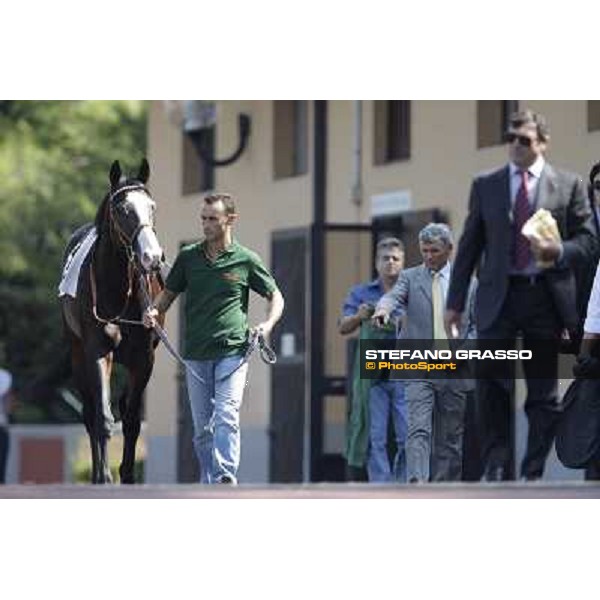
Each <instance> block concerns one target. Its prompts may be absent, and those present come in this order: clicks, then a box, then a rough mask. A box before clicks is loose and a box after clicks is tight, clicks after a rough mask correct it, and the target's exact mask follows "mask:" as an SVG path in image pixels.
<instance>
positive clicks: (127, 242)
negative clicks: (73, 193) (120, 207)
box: [107, 183, 156, 261]
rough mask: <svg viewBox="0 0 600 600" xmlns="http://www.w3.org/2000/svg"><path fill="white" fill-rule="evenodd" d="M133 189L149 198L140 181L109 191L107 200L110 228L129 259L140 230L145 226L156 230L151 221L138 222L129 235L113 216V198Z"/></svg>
mask: <svg viewBox="0 0 600 600" xmlns="http://www.w3.org/2000/svg"><path fill="white" fill-rule="evenodd" d="M135 190H139V191H142V192H144V193H145V194H147V196H148V197H149V198H150V197H151V196H150V194H149V192H148V190H147V189H146V186H144V185H143V184H141V183H133V184H129V185H124V186H123V187H121V188H117V189H116V190H114V191H113V192H111V194H110V196H109V197H108V200H107V203H108V206H107V211H108V222H109V224H110V226H111V227H112V229H114V231H115V232H116V234H117V236H118V238H119V241H120V242H121V245H122V246H123V247H124V248H125V252H126V253H127V257H128V258H129V260H130V261H133V260H134V258H135V255H134V252H133V244H134V243H135V240H136V239H137V236H138V235H139V234H140V231H142V229H144V228H145V227H149V228H150V229H152V231H154V232H156V231H155V229H154V225H153V224H152V223H144V222H140V223H139V224H138V226H137V227H136V228H135V229H134V230H133V233H132V234H131V235H127V233H126V232H125V231H124V230H123V228H122V227H121V226H120V225H119V220H118V219H117V218H115V215H114V212H113V210H114V208H113V199H114V198H116V197H117V196H118V195H119V194H122V193H123V192H132V191H135Z"/></svg>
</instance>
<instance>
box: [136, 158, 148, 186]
mask: <svg viewBox="0 0 600 600" xmlns="http://www.w3.org/2000/svg"><path fill="white" fill-rule="evenodd" d="M149 178H150V165H149V164H148V161H147V160H146V159H145V158H142V162H141V164H140V170H139V171H138V176H137V180H138V181H141V182H142V183H146V182H147V181H148V179H149Z"/></svg>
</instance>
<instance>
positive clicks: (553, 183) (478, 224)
mask: <svg viewBox="0 0 600 600" xmlns="http://www.w3.org/2000/svg"><path fill="white" fill-rule="evenodd" d="M539 208H545V209H547V210H549V211H550V212H551V213H552V216H553V217H554V218H555V219H556V222H557V224H558V229H559V231H560V235H561V238H562V240H563V249H564V254H563V257H562V259H561V261H560V264H559V265H558V266H557V267H555V268H553V269H549V270H548V271H547V279H548V281H549V282H550V286H551V287H552V286H554V283H552V282H553V281H558V282H559V286H558V287H559V288H560V290H559V293H557V294H556V297H557V298H559V300H558V302H561V303H563V305H562V306H557V308H558V311H559V313H560V314H561V317H562V318H563V321H564V322H565V323H564V324H565V326H569V324H571V323H572V322H573V321H574V320H575V321H576V319H577V317H576V315H573V314H572V312H573V310H574V306H575V301H574V283H573V282H574V280H573V278H572V274H571V273H570V270H571V267H572V266H573V265H576V264H577V263H578V262H579V261H583V260H589V257H591V256H592V255H593V254H594V252H595V251H596V245H597V242H596V237H595V235H594V230H593V225H592V220H591V210H590V208H589V203H588V200H587V198H586V195H585V191H584V187H583V183H582V181H581V179H579V177H578V176H577V175H575V174H572V173H567V172H564V171H559V170H557V169H554V168H553V167H552V166H551V165H549V164H548V163H546V165H545V166H544V170H543V171H542V175H541V178H540V181H539V184H538V191H537V204H536V210H537V209H539ZM511 222H512V210H511V202H510V183H509V167H508V165H506V166H504V167H502V168H501V169H498V170H496V171H493V172H491V173H489V174H485V175H481V176H479V177H477V178H475V180H474V181H473V184H472V186H471V196H470V199H469V213H468V215H467V220H466V222H465V227H464V231H463V234H462V236H461V239H460V242H459V245H458V252H457V255H456V259H455V261H454V268H453V270H452V278H451V280H450V288H449V290H448V299H447V302H446V305H447V307H448V308H449V309H453V310H457V311H460V312H462V311H463V310H464V307H465V303H466V298H467V291H468V289H469V282H470V279H471V274H472V273H473V271H474V269H475V267H476V266H477V264H478V263H480V269H479V276H478V279H479V287H478V290H477V299H476V310H475V313H476V319H477V328H478V330H479V331H481V330H484V329H487V328H488V327H490V326H491V325H493V323H494V322H495V320H496V318H497V317H498V314H499V313H500V309H501V308H502V304H503V303H504V299H505V297H506V292H507V289H508V274H509V272H510V266H511V264H510V261H511V256H510V252H511V243H512V227H511ZM561 298H562V300H561ZM567 321H568V324H567Z"/></svg>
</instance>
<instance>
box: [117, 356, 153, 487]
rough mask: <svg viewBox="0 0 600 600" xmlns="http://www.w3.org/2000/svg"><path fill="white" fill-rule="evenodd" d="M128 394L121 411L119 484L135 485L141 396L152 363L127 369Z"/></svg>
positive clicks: (150, 371)
mask: <svg viewBox="0 0 600 600" xmlns="http://www.w3.org/2000/svg"><path fill="white" fill-rule="evenodd" d="M128 373H129V394H128V397H127V406H126V407H124V408H125V410H122V412H121V415H122V419H123V460H122V461H121V466H120V467H119V474H120V476H121V483H135V480H134V474H133V469H134V465H135V447H136V444H137V440H138V437H139V435H140V429H141V416H142V415H141V413H142V396H143V394H144V390H145V389H146V384H147V383H148V379H150V374H151V373H152V363H151V362H150V363H149V364H144V365H142V366H137V365H136V368H133V367H131V366H129V367H128Z"/></svg>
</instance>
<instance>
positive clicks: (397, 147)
mask: <svg viewBox="0 0 600 600" xmlns="http://www.w3.org/2000/svg"><path fill="white" fill-rule="evenodd" d="M374 110H375V135H374V138H375V164H376V165H383V164H386V163H389V162H393V161H397V160H406V159H408V158H410V100H375V103H374Z"/></svg>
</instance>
